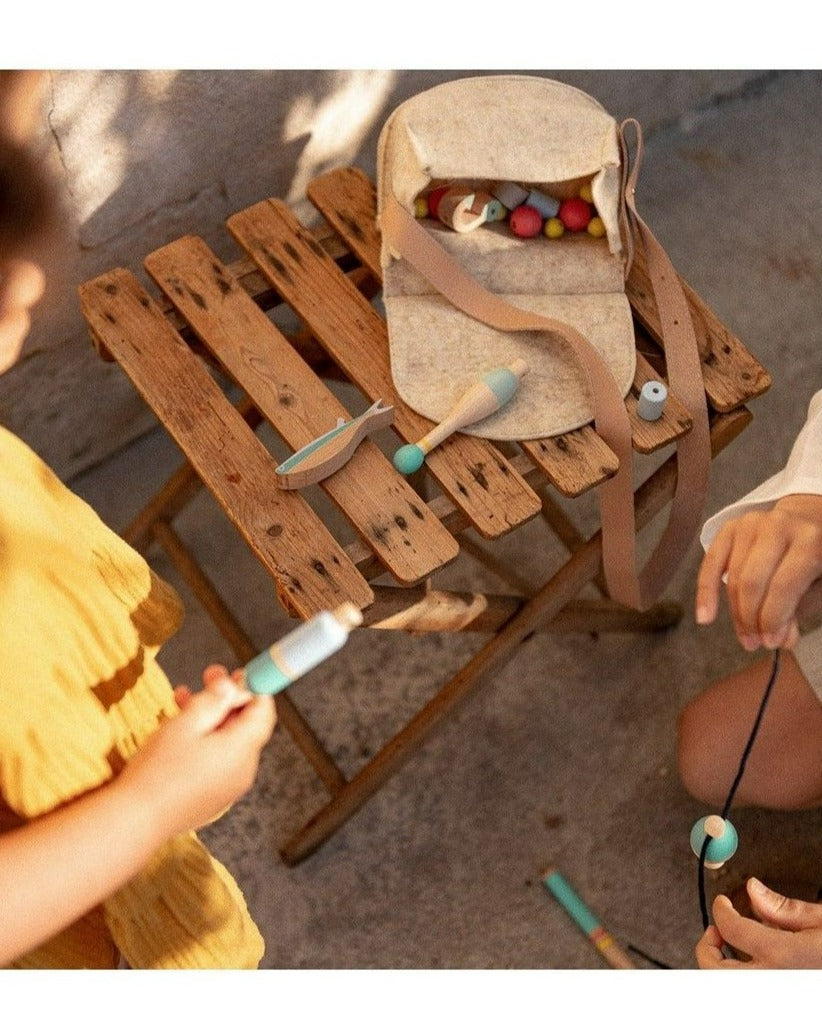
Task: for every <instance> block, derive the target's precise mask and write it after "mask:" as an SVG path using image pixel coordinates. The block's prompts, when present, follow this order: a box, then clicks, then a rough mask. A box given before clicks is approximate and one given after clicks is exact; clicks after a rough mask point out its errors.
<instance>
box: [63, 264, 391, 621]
mask: <svg viewBox="0 0 822 1032" xmlns="http://www.w3.org/2000/svg"><path fill="white" fill-rule="evenodd" d="M79 292H80V301H81V306H82V310H83V315H84V316H85V319H86V322H87V323H88V325H89V328H90V329H91V332H92V334H93V335H94V336H95V337H96V338H97V339H98V340H99V341H100V342H101V343H102V345H103V346H104V347H105V348H106V349H107V350H108V351H109V352H110V353H111V354H112V355H114V357H115V358H116V360H117V362H118V363H119V364H120V366H121V367H122V368H123V370H124V371H125V373H126V375H127V376H128V377H129V379H130V380H131V382H132V383H133V384H134V386H135V388H136V389H137V391H138V392H139V393H140V394H141V395H142V397H143V398H144V399H145V401H146V402H147V404H148V405H149V407H150V408H152V409H153V410H154V412H155V413H156V415H157V417H158V419H159V420H160V422H161V423H162V424H163V426H164V427H165V428H166V430H167V431H168V432H169V433H170V434H171V436H172V437H173V438H174V440H175V441H176V442H177V444H178V445H179V446H180V448H181V449H182V450H183V452H184V454H185V455H186V456H187V457H188V459H189V461H190V462H191V464H192V465H193V466H194V468H195V469H196V471H197V474H198V476H199V477H200V479H201V480H202V481H203V483H204V484H205V485H206V486H207V487H208V488H209V490H211V492H212V493H213V494H214V496H215V497H216V499H217V501H218V502H219V504H220V505H221V507H222V508H223V510H224V511H225V512H226V514H227V515H228V517H229V518H230V519H231V521H232V522H233V523H234V525H235V526H236V527H237V529H238V530H239V531H240V532H241V534H242V535H243V536H244V538H245V540H246V541H247V542H248V544H249V546H250V547H251V548H252V550H253V551H254V553H255V554H256V555H257V557H258V558H259V559H260V561H261V563H262V564H263V566H264V567H265V568H266V569H267V570H268V571H269V573H270V574H271V575H272V577H273V578H274V579H275V581H276V582H277V590H278V593H279V594H280V596H281V597H282V598H284V599H286V600H287V601H288V603H289V605H290V606H291V607H292V609H293V611H294V612H295V613H297V614H299V615H301V616H303V617H307V616H310V615H313V614H314V613H316V612H319V611H320V610H322V609H327V608H333V607H335V606H337V605H339V604H340V603H342V602H344V601H351V602H353V603H354V604H355V605H356V606H358V607H359V608H360V609H364V608H366V607H367V606H368V605H369V604H370V603H371V602H372V601H373V592H372V591H371V588H370V587H369V585H368V583H367V581H366V580H365V579H364V578H363V577H362V575H361V574H360V573H359V571H358V570H357V569H356V567H355V566H354V565H353V563H352V562H351V561H350V559H349V558H348V556H347V555H346V554H345V552H344V551H343V549H342V548H341V547H340V545H339V544H338V543H337V542H336V541H335V540H334V538H333V537H332V535H331V534H330V533H329V532H328V530H327V529H326V528H325V526H324V525H323V523H322V522H321V521H320V520H319V519H318V517H317V516H316V515H315V513H314V512H313V510H312V509H311V508H310V507H309V506H308V505H307V504H306V502H305V500H304V499H303V498H301V497H300V496H299V495H298V494H295V493H294V492H288V491H282V490H281V489H280V488H279V487H278V486H277V484H276V476H275V473H274V470H275V467H276V463H275V461H274V459H273V458H272V457H271V455H269V453H268V452H267V451H266V449H265V448H264V447H263V446H262V444H261V443H260V442H259V441H258V440H257V438H256V437H255V435H254V433H253V431H252V430H251V429H250V428H249V427H248V425H247V424H246V423H245V421H244V420H243V418H242V416H241V415H240V414H239V413H238V412H237V411H236V409H235V408H234V407H233V406H232V404H231V403H230V402H229V401H228V399H227V398H226V397H225V395H224V394H223V393H222V391H221V390H220V388H219V387H218V386H217V384H216V383H215V382H214V380H213V379H212V377H211V376H210V375H209V374H208V372H207V371H206V369H205V368H204V367H203V365H202V363H201V362H200V361H199V360H198V359H197V358H196V357H195V356H194V355H193V354H192V353H191V351H190V349H189V348H188V347H187V345H186V344H185V342H184V341H183V340H182V338H181V337H180V336H179V334H178V333H177V332H176V330H174V329H173V327H171V326H170V325H169V323H168V322H167V321H166V320H165V319H164V317H163V315H162V312H161V311H160V309H159V307H158V306H157V305H156V304H155V302H154V301H153V300H152V299H151V297H150V296H149V295H148V294H147V293H146V292H145V290H143V288H142V286H141V285H140V283H139V282H138V281H137V279H136V278H135V277H134V275H133V274H132V273H130V272H129V271H127V270H126V269H115V270H113V271H111V272H108V273H105V274H104V275H102V276H99V277H97V278H96V279H94V280H91V281H90V282H88V283H84V284H83V285H82V286H81V287H80V291H79ZM169 384H173V385H174V390H173V391H170V390H168V386H169Z"/></svg>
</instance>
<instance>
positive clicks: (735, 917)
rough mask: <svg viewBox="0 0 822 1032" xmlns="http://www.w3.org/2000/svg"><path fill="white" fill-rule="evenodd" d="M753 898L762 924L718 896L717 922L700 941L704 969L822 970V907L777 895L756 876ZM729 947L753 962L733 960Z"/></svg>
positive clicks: (698, 950) (699, 960)
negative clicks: (727, 953)
mask: <svg viewBox="0 0 822 1032" xmlns="http://www.w3.org/2000/svg"><path fill="white" fill-rule="evenodd" d="M747 887H748V897H749V899H750V901H751V906H752V907H753V910H754V913H755V914H756V915H757V917H759V918H760V920H761V921H763V922H765V923H764V924H760V921H755V920H754V919H753V918H749V917H743V916H742V915H741V914H740V913H738V912H737V911H736V910H735V909H734V907H733V904H732V903H731V901H730V900H729V899H728V897H727V896H717V897H716V899H715V900H714V905H713V917H714V924H713V925H711V926H710V927H709V928H708V929H707V931H706V932H705V934H704V935H703V936H702V938H701V939H700V940H699V942H698V943H697V947H696V959H697V963H698V964H699V966H700V967H701V968H766V969H779V970H783V969H784V970H787V969H796V968H822V903H805V902H803V901H802V900H798V899H788V897H787V896H782V895H780V894H779V893H778V892H773V891H772V890H771V889H769V888H767V887H766V886H765V885H763V884H762V882H760V881H757V879H756V878H750V879H749V880H748V886H747ZM724 943H728V944H729V945H730V946H733V947H734V949H736V950H739V951H740V952H742V953H746V954H747V955H748V956H749V957H750V958H751V959H750V960H748V961H743V960H729V959H727V958H726V957H724V956H723V955H722V946H723V944H724Z"/></svg>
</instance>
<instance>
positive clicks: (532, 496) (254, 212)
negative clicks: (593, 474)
mask: <svg viewBox="0 0 822 1032" xmlns="http://www.w3.org/2000/svg"><path fill="white" fill-rule="evenodd" d="M227 226H228V228H229V231H230V232H231V233H232V235H233V236H234V237H235V239H236V240H237V242H238V243H239V244H240V245H241V246H242V247H243V248H244V249H245V250H246V251H247V252H248V253H249V254H250V255H251V256H252V257H253V258H254V260H255V261H256V262H257V264H258V265H259V267H260V269H261V270H262V271H263V272H264V273H265V275H266V277H267V278H269V279H270V281H271V282H272V284H273V285H274V286H275V288H276V289H277V291H278V292H279V293H280V294H281V295H282V296H283V297H285V298H286V299H287V301H288V303H289V305H291V307H292V308H293V309H294V310H295V311H296V312H297V314H298V315H299V316H300V318H301V319H302V320H303V321H304V322H305V323H306V324H307V325H308V326H309V327H310V328H311V332H312V333H313V334H314V336H315V337H316V338H317V339H318V340H319V341H321V342H322V344H323V346H324V347H325V348H326V349H327V350H328V351H329V353H330V354H331V355H332V357H333V358H334V359H335V361H336V362H337V363H338V364H339V365H340V367H341V368H342V369H344V371H345V372H346V374H347V375H348V376H349V377H350V379H351V381H352V382H353V383H355V384H356V385H357V386H358V387H359V388H360V389H361V390H362V391H363V393H364V394H365V395H366V396H367V397H368V398H370V399H371V400H376V399H377V398H382V399H383V401H384V402H385V403H386V404H391V405H393V406H394V408H395V419H394V426H395V428H396V429H397V431H398V432H399V433H400V434H401V435H402V436H403V438H404V439H405V440H406V441H410V442H414V441H417V440H419V439H420V438H421V437H423V435H424V434H425V433H426V432H427V431H429V430H430V429H431V426H432V424H431V422H430V420H427V419H425V418H424V417H422V416H420V415H419V414H418V413H416V412H414V411H413V410H412V409H411V408H409V407H408V406H407V405H406V404H405V403H404V402H403V401H402V399H401V398H400V397H399V396H398V395H397V393H396V390H395V388H394V383H393V380H392V378H391V370H390V365H389V357H388V337H387V331H386V327H385V322H384V321H383V319H382V318H381V317H380V315H379V314H378V313H377V311H376V310H375V309H374V307H373V306H372V305H371V304H369V302H368V301H367V300H366V299H365V298H364V297H363V296H362V294H360V292H359V291H358V290H357V289H356V288H355V287H354V286H352V284H351V283H350V282H349V281H348V279H347V278H346V277H345V276H344V275H343V274H342V273H341V271H340V270H339V268H338V267H337V265H336V264H335V263H334V261H333V260H332V259H331V258H329V256H328V255H327V253H326V252H325V251H324V250H323V249H322V248H321V247H320V246H319V245H318V244H317V243H316V241H315V240H314V238H313V236H312V235H311V233H310V232H308V231H307V230H306V229H305V228H304V227H303V226H302V225H300V223H299V222H298V221H297V219H296V218H295V217H294V214H293V212H292V211H291V209H290V208H289V207H288V206H287V205H286V204H285V203H284V202H282V201H278V200H274V199H269V200H267V201H262V202H260V203H259V204H255V205H253V206H252V207H250V208H247V209H245V211H242V212H239V213H238V214H236V215H233V216H231V218H229V219H228V221H227ZM426 465H427V467H428V470H429V472H430V473H431V475H432V476H433V477H434V479H435V480H437V481H438V483H439V484H440V486H441V487H442V489H443V491H445V493H446V494H447V495H448V496H449V497H450V498H452V499H453V501H454V502H455V504H456V505H457V506H459V507H460V508H461V509H462V510H463V511H464V512H465V514H466V515H467V516H468V518H469V519H470V521H471V523H472V524H473V525H474V527H476V529H477V531H478V532H479V533H480V534H482V535H483V536H484V537H488V538H494V537H498V536H500V535H501V534H504V533H506V532H507V531H509V530H511V529H512V528H513V527H515V526H518V525H519V524H521V523H523V522H525V521H526V520H529V519H531V518H532V517H533V516H535V515H536V513H538V512H539V511H540V501H539V497H538V496H537V494H536V493H535V492H534V491H533V490H532V488H531V487H529V485H528V484H527V483H526V482H525V480H524V479H523V478H522V477H521V476H520V475H519V474H518V473H517V472H516V470H515V469H514V468H513V467H512V466H511V464H510V463H509V462H508V461H507V460H506V459H505V458H504V457H503V456H502V455H501V454H500V453H499V452H498V451H497V450H496V449H495V448H494V447H493V446H492V445H490V444H489V443H488V442H487V441H483V440H480V439H479V438H476V437H468V436H466V435H464V434H455V435H454V436H453V437H451V438H449V439H448V440H447V441H445V442H444V443H443V444H441V445H440V446H439V447H437V448H435V449H434V451H432V452H431V453H430V454H429V455H428V456H427V458H426Z"/></svg>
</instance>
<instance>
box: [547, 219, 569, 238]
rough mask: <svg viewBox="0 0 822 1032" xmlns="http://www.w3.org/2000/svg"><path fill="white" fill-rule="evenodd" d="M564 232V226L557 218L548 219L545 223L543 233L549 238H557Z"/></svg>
mask: <svg viewBox="0 0 822 1032" xmlns="http://www.w3.org/2000/svg"><path fill="white" fill-rule="evenodd" d="M564 232H565V226H563V224H562V222H560V220H559V219H548V221H547V222H546V223H545V235H546V236H547V237H548V238H549V239H551V240H558V239H559V238H560V237H561V236H562V234H563V233H564Z"/></svg>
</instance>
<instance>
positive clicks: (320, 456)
mask: <svg viewBox="0 0 822 1032" xmlns="http://www.w3.org/2000/svg"><path fill="white" fill-rule="evenodd" d="M393 418H394V407H393V405H385V406H384V405H383V403H382V399H380V400H379V401H375V402H374V404H373V405H372V406H371V407H370V408H368V409H366V410H365V412H363V413H362V414H361V415H359V416H357V417H356V418H355V419H349V420H348V421H346V420H344V419H339V420H338V421H337V425H336V426H335V427H334V428H333V429H331V430H329V431H327V432H326V433H324V434H321V435H320V436H319V437H316V438H315V439H314V440H313V441H311V442H310V444H306V445H305V447H303V448H300V450H299V451H296V452H294V454H293V455H292V456H291V457H290V458H288V459H286V460H285V462H283V463H281V464H280V465H279V466H277V469H276V470H275V472H276V474H277V479H278V482H279V484H280V486H281V487H284V488H286V489H287V490H293V489H295V488H299V487H307V486H308V485H309V484H316V483H317V481H318V480H323V479H324V478H325V477H330V476H331V474H332V473H336V471H337V470H338V469H339V468H340V467H341V466H343V465H345V463H346V462H348V460H349V459H350V458H351V456H352V455H353V454H354V450H355V449H356V447H357V445H358V444H359V443H360V441H362V439H363V438H364V437H366V436H367V435H368V434H370V433H372V432H373V431H374V430H379V429H380V428H381V427H385V426H390V425H391V422H392V420H393Z"/></svg>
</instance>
